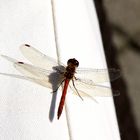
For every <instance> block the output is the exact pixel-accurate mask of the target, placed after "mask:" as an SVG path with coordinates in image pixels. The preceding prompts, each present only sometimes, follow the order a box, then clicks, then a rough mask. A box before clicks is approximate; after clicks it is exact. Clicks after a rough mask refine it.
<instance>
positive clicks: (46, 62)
mask: <svg viewBox="0 0 140 140" xmlns="http://www.w3.org/2000/svg"><path fill="white" fill-rule="evenodd" d="M20 50H21V52H22V54H23V55H24V56H25V57H26V58H27V59H28V60H29V61H30V62H31V63H32V64H34V65H36V66H38V67H40V68H43V69H48V70H51V69H52V67H53V66H58V63H57V61H56V60H55V59H53V58H51V57H49V56H46V55H45V54H43V53H41V52H40V51H38V50H37V49H35V48H33V47H32V46H30V45H28V44H23V45H22V46H21V47H20ZM62 65H63V64H62Z"/></svg>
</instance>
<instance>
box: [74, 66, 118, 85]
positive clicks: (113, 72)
mask: <svg viewBox="0 0 140 140" xmlns="http://www.w3.org/2000/svg"><path fill="white" fill-rule="evenodd" d="M109 76H110V77H109ZM75 77H76V78H77V79H92V80H90V81H93V82H94V84H98V83H103V82H109V81H114V80H116V79H118V78H119V77H120V70H118V69H85V68H81V69H77V73H76V74H75Z"/></svg>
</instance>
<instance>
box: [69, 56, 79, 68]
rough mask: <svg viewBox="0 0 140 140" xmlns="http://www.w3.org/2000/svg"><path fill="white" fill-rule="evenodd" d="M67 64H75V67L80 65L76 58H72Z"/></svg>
mask: <svg viewBox="0 0 140 140" xmlns="http://www.w3.org/2000/svg"><path fill="white" fill-rule="evenodd" d="M67 65H74V66H75V67H78V66H79V62H78V61H77V60H76V59H75V58H71V59H69V60H68V61H67Z"/></svg>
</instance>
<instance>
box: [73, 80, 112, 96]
mask: <svg viewBox="0 0 140 140" xmlns="http://www.w3.org/2000/svg"><path fill="white" fill-rule="evenodd" d="M74 83H75V87H76V89H77V90H78V92H79V94H80V95H81V96H83V97H91V98H94V97H96V96H100V97H111V96H113V95H112V90H111V88H110V87H107V86H103V85H93V84H87V83H84V82H80V81H78V80H75V81H74ZM75 87H74V86H73V85H72V82H71V83H70V88H71V89H72V90H73V92H74V94H77V91H76V89H75ZM77 95H78V94H77Z"/></svg>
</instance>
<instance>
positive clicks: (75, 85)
mask: <svg viewBox="0 0 140 140" xmlns="http://www.w3.org/2000/svg"><path fill="white" fill-rule="evenodd" d="M20 50H21V52H22V54H23V55H24V56H25V57H26V58H27V59H28V60H29V61H30V62H31V63H32V64H33V65H32V64H28V63H25V62H22V61H18V60H16V59H14V58H11V57H9V56H6V55H1V56H2V57H3V58H5V59H7V60H8V61H10V62H12V63H13V65H14V67H15V68H16V69H17V70H18V71H19V72H20V73H22V74H23V75H16V74H8V73H0V74H1V75H6V76H11V77H15V78H20V79H25V80H29V81H32V82H35V83H37V84H40V85H42V86H44V87H47V88H51V89H53V93H54V92H57V90H58V89H59V88H60V87H61V86H62V95H61V99H60V103H59V107H58V112H57V118H58V119H59V118H60V116H61V114H62V110H63V107H64V104H65V98H66V94H67V90H72V91H73V93H74V94H75V95H78V96H79V97H80V98H81V99H82V100H83V97H88V98H91V99H94V98H95V97H96V96H99V97H101V96H102V97H110V96H112V92H111V88H110V87H108V86H105V85H102V84H101V83H105V82H109V81H114V80H116V79H118V78H119V76H120V70H117V69H92V68H78V66H79V62H78V60H76V59H75V58H71V59H69V60H68V61H67V66H65V65H64V64H63V63H60V64H59V65H58V63H57V61H56V60H55V59H53V58H51V57H49V56H47V55H45V54H43V53H41V52H40V51H39V50H37V49H36V48H34V47H32V46H31V45H28V44H23V45H22V46H21V47H20ZM109 75H110V78H109ZM68 87H69V88H68ZM116 95H118V93H117V92H116ZM94 100H95V99H94Z"/></svg>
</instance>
